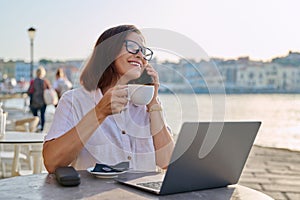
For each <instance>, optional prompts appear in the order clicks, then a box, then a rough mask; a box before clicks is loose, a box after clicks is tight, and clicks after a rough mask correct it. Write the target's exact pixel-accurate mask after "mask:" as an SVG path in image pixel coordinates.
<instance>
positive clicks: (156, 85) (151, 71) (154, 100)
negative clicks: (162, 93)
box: [145, 64, 159, 108]
mask: <svg viewBox="0 0 300 200" xmlns="http://www.w3.org/2000/svg"><path fill="white" fill-rule="evenodd" d="M145 70H146V71H147V73H148V74H149V75H150V76H151V77H152V80H153V84H154V95H153V98H152V100H151V102H150V103H149V104H148V105H147V107H148V108H150V107H151V106H152V105H154V104H158V101H157V96H158V89H159V76H158V73H157V71H156V70H155V69H154V68H153V67H152V66H151V65H150V64H148V65H147V66H146V68H145Z"/></svg>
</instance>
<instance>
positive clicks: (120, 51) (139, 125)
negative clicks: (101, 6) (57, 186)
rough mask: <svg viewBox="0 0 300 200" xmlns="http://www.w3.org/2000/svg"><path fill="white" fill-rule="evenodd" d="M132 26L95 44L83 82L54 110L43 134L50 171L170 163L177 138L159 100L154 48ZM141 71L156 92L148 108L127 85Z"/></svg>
mask: <svg viewBox="0 0 300 200" xmlns="http://www.w3.org/2000/svg"><path fill="white" fill-rule="evenodd" d="M144 45H145V41H144V38H143V36H142V34H141V32H140V31H139V30H138V29H137V28H136V27H135V26H132V25H121V26H117V27H113V28H110V29H108V30H106V31H105V32H104V33H103V34H102V35H101V36H100V37H99V39H98V41H97V42H96V45H95V48H94V51H93V54H92V56H91V58H90V59H89V61H88V63H87V64H86V66H85V68H84V70H83V72H82V74H81V77H80V82H81V84H82V86H83V87H80V88H77V89H74V90H70V91H68V92H66V93H65V94H64V95H63V96H62V98H61V99H60V101H59V104H58V106H57V108H56V112H55V116H54V120H53V123H52V126H51V128H50V130H49V133H48V135H47V136H46V138H45V143H44V147H43V157H44V164H45V167H46V169H47V170H48V172H49V173H53V172H54V171H55V169H56V168H57V167H60V166H68V165H70V164H71V165H72V166H74V167H75V168H76V169H87V168H88V167H92V166H94V165H95V163H105V164H109V165H114V164H116V163H119V162H123V161H129V163H130V168H132V169H134V170H143V171H153V170H155V169H156V166H159V167H161V168H165V167H167V165H168V162H169V159H170V157H171V153H172V151H173V147H174V142H173V140H172V137H171V134H170V132H169V130H168V128H167V126H166V125H165V121H164V118H163V114H162V108H161V105H160V103H159V101H158V98H157V95H158V87H159V78H158V74H157V72H156V71H155V70H154V68H153V67H152V66H151V65H149V64H148V61H149V60H150V59H151V58H152V54H153V53H152V51H151V50H150V49H149V48H145V47H144ZM143 70H146V71H147V73H148V74H149V75H150V76H151V77H152V78H153V82H154V85H155V86H154V87H155V94H154V97H153V99H152V100H151V102H150V103H149V104H148V105H147V106H136V105H134V104H132V103H131V102H130V101H128V98H127V85H126V84H127V83H128V82H129V81H130V80H133V79H136V78H138V77H139V76H140V75H141V74H142V72H143Z"/></svg>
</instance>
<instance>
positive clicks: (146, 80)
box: [128, 70, 153, 85]
mask: <svg viewBox="0 0 300 200" xmlns="http://www.w3.org/2000/svg"><path fill="white" fill-rule="evenodd" d="M128 84H142V85H152V84H153V80H152V77H151V76H150V75H149V74H148V73H147V71H146V70H144V71H143V73H142V74H141V76H140V77H139V78H137V79H134V80H131V81H129V82H128Z"/></svg>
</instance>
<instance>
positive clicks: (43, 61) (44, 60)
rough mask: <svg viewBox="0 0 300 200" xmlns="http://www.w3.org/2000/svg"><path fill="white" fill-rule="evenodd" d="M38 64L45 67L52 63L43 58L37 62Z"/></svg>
mask: <svg viewBox="0 0 300 200" xmlns="http://www.w3.org/2000/svg"><path fill="white" fill-rule="evenodd" d="M39 63H40V64H41V65H47V64H49V63H53V61H52V60H48V59H45V58H43V59H41V60H40V61H39Z"/></svg>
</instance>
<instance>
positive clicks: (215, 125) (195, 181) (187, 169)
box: [115, 121, 261, 195]
mask: <svg viewBox="0 0 300 200" xmlns="http://www.w3.org/2000/svg"><path fill="white" fill-rule="evenodd" d="M260 125H261V122H258V121H256V122H249V121H246V122H240V121H239V122H185V123H183V125H182V127H181V130H180V133H179V135H178V138H177V142H176V145H175V148H174V151H173V153H172V157H171V160H170V163H169V165H168V168H167V171H166V173H159V174H158V173H154V172H145V173H130V172H128V173H125V174H122V175H119V177H117V178H116V179H115V180H116V181H117V182H120V183H123V184H126V185H130V186H133V187H136V188H139V189H142V190H145V191H148V192H153V193H155V194H159V195H166V194H174V193H180V192H189V191H195V190H203V189H211V188H217V187H225V186H227V185H231V184H236V183H237V182H238V180H239V178H240V175H241V173H242V170H243V168H244V165H245V163H246V160H247V158H248V155H249V152H250V150H251V147H252V145H253V143H254V140H255V137H256V135H257V132H258V130H259V127H260Z"/></svg>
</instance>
